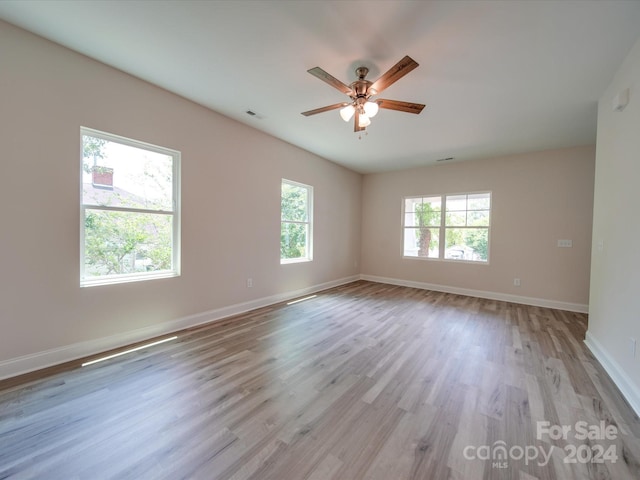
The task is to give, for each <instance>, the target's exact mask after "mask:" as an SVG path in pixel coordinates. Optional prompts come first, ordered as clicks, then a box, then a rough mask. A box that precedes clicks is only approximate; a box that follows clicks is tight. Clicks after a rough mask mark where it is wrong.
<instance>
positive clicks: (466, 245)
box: [402, 192, 491, 262]
mask: <svg viewBox="0 0 640 480" xmlns="http://www.w3.org/2000/svg"><path fill="white" fill-rule="evenodd" d="M490 218H491V193H490V192H481V193H463V194H457V195H439V196H421V197H406V198H405V199H404V202H403V223H402V226H403V233H404V235H403V236H404V240H403V243H404V250H403V254H404V256H405V257H417V258H435V259H438V258H439V259H445V260H463V261H470V262H488V260H489V227H490Z"/></svg>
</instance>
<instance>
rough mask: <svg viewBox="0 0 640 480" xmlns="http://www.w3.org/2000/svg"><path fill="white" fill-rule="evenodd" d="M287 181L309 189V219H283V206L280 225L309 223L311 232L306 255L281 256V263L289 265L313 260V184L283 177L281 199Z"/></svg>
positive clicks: (308, 236) (308, 237)
mask: <svg viewBox="0 0 640 480" xmlns="http://www.w3.org/2000/svg"><path fill="white" fill-rule="evenodd" d="M283 183H287V184H289V185H293V186H295V187H301V188H304V189H306V190H307V219H308V220H307V221H306V222H296V221H288V220H282V207H281V208H280V225H281V226H282V224H283V223H295V224H298V225H308V227H309V233H308V235H307V255H306V256H305V257H299V258H282V257H280V264H281V265H287V264H290V263H306V262H312V261H313V186H311V185H307V184H306V183H300V182H296V181H294V180H288V179H286V178H283V179H282V180H281V181H280V199H281V200H282V184H283Z"/></svg>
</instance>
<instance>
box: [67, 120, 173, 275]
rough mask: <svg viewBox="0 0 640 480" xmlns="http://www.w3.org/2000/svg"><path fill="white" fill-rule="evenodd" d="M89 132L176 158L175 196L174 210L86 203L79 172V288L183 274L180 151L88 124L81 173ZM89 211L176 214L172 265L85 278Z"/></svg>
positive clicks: (82, 130) (84, 132)
mask: <svg viewBox="0 0 640 480" xmlns="http://www.w3.org/2000/svg"><path fill="white" fill-rule="evenodd" d="M83 135H89V136H92V137H96V138H100V139H103V140H106V141H108V142H115V143H120V144H123V145H128V146H131V147H135V148H141V149H145V150H149V151H152V152H155V153H160V154H163V155H168V156H171V157H172V158H173V161H172V167H173V172H172V187H173V191H172V195H173V210H172V211H165V210H145V209H141V208H126V207H110V206H107V205H85V204H84V203H83V180H82V174H81V175H80V287H95V286H100V285H113V284H119V283H129V282H140V281H145V280H155V279H159V278H171V277H178V276H180V271H181V258H180V257H181V248H180V247H181V245H180V239H181V235H180V224H181V221H180V161H181V154H180V152H179V151H177V150H172V149H170V148H166V147H160V146H158V145H153V144H150V143H146V142H142V141H139V140H134V139H130V138H126V137H121V136H119V135H115V134H112V133H107V132H101V131H100V130H94V129H92V128H88V127H80V137H79V138H80V172H82V168H83V162H84V151H83V145H82V136H83ZM87 210H102V211H120V212H132V213H153V214H158V215H173V225H172V231H173V238H172V246H171V253H172V262H171V263H172V265H173V268H172V269H171V270H166V271H163V272H139V273H127V274H122V275H108V276H107V275H105V276H103V277H85V261H84V245H85V238H84V235H85V231H84V222H85V215H86V211H87Z"/></svg>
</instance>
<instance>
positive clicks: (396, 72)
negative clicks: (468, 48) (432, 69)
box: [302, 56, 425, 132]
mask: <svg viewBox="0 0 640 480" xmlns="http://www.w3.org/2000/svg"><path fill="white" fill-rule="evenodd" d="M417 66H418V63H417V62H416V61H415V60H413V59H412V58H411V57H409V56H405V57H404V58H403V59H402V60H400V61H399V62H398V63H396V64H395V65H394V66H393V67H391V68H390V69H389V70H388V71H387V72H386V73H385V74H384V75H382V76H381V77H380V78H379V79H378V80H376V81H375V82H370V81H369V80H365V77H366V76H367V73H369V69H368V68H367V67H359V68H356V75H357V76H358V80H356V81H355V82H352V83H351V84H350V85H345V84H344V83H342V82H341V81H340V80H338V79H337V78H335V77H333V76H332V75H330V74H328V73H327V72H325V71H324V70H323V69H321V68H320V67H315V68H312V69H311V70H307V71H308V72H309V73H310V74H311V75H313V76H314V77H318V78H319V79H320V80H322V81H323V82H326V83H328V84H329V85H331V86H332V87H333V88H336V89H338V90H340V91H341V92H342V93H345V94H347V95H349V97H350V98H351V101H350V102H341V103H335V104H333V105H327V106H326V107H321V108H316V109H315V110H309V111H307V112H302V115H304V116H305V117H308V116H310V115H315V114H316V113H322V112H328V111H329V110H336V109H338V108H340V116H341V117H342V119H343V120H344V121H345V122H348V121H349V120H351V117H355V120H354V127H353V131H354V132H361V131H363V130H365V129H366V128H367V126H369V125H370V124H371V117H373V116H374V115H375V114H376V113H378V108H386V109H389V110H398V111H400V112H407V113H415V114H418V113H420V112H421V111H422V109H423V108H424V107H425V106H424V105H422V104H421V103H410V102H401V101H399V100H387V99H378V100H372V99H371V97H373V96H374V95H378V94H380V93H382V91H383V90H384V89H385V88H387V87H389V86H390V85H392V84H394V83H395V82H397V81H398V80H400V79H401V78H402V77H404V76H405V75H406V74H407V73H409V72H410V71H411V70H413V69H414V68H416V67H417Z"/></svg>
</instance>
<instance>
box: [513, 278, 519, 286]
mask: <svg viewBox="0 0 640 480" xmlns="http://www.w3.org/2000/svg"><path fill="white" fill-rule="evenodd" d="M513 286H514V287H519V286H520V279H519V278H514V279H513Z"/></svg>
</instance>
